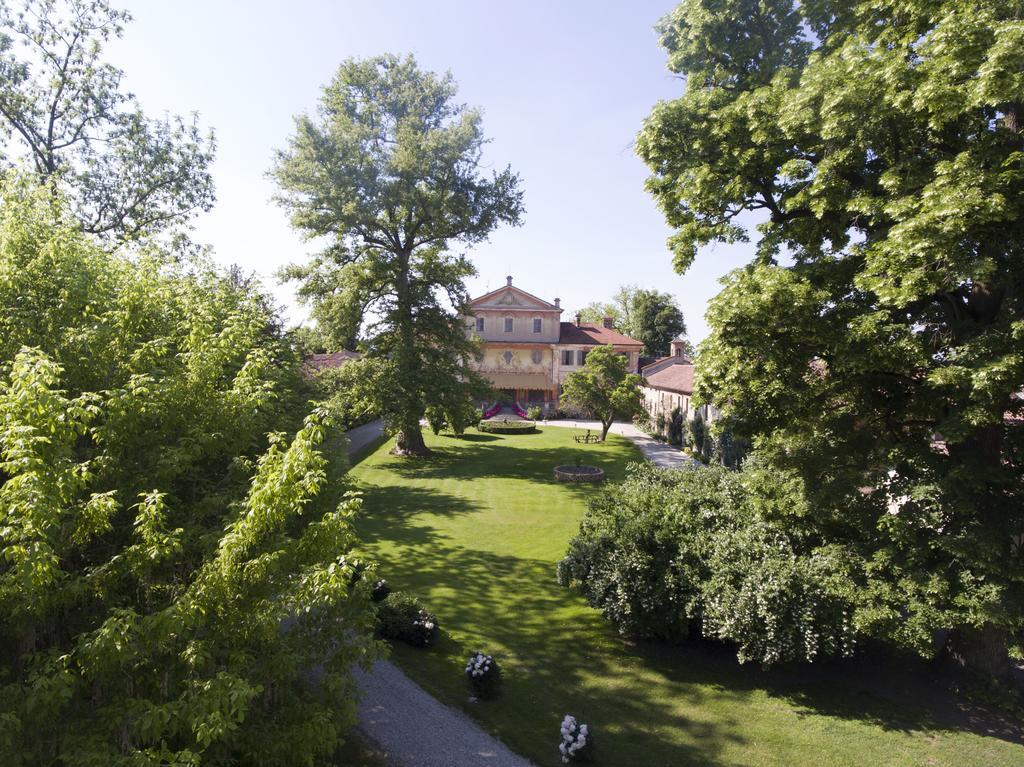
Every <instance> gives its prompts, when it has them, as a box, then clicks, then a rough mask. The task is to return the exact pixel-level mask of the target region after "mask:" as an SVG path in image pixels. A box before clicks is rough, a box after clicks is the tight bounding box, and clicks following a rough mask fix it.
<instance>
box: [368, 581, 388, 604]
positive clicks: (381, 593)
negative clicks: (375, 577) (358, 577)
mask: <svg viewBox="0 0 1024 767" xmlns="http://www.w3.org/2000/svg"><path fill="white" fill-rule="evenodd" d="M390 593H391V587H390V586H389V585H388V582H387V581H386V580H384V579H383V578H381V579H380V580H379V581H377V582H376V583H374V584H373V591H371V592H370V599H372V600H373V601H374V602H383V601H384V600H385V599H387V598H388V594H390Z"/></svg>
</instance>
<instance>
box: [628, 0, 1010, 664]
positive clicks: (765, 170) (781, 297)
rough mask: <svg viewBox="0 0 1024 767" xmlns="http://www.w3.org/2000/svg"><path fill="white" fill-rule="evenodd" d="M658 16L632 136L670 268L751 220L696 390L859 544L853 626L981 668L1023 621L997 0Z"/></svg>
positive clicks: (1003, 37) (782, 1)
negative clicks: (667, 93)
mask: <svg viewBox="0 0 1024 767" xmlns="http://www.w3.org/2000/svg"><path fill="white" fill-rule="evenodd" d="M659 29H660V33H661V39H662V43H663V45H664V46H665V48H666V50H667V51H668V54H669V66H670V68H671V69H672V71H674V72H677V73H679V74H681V75H683V76H684V77H685V83H686V88H685V93H684V94H683V95H682V96H681V97H680V98H678V99H676V100H674V101H668V102H664V103H661V104H658V105H657V106H656V107H655V108H654V110H653V112H652V114H651V115H650V117H649V118H648V119H647V121H646V123H645V125H644V128H643V131H642V133H641V136H640V139H639V142H638V150H639V152H640V155H641V156H642V157H643V158H644V160H645V161H646V162H647V163H648V165H649V166H650V168H651V170H652V171H653V175H652V177H651V178H650V180H649V183H648V186H649V189H650V190H651V192H652V193H653V194H654V196H655V198H656V199H657V200H658V202H659V204H660V205H661V207H662V209H663V210H664V212H665V215H666V217H667V219H668V221H669V223H670V224H671V225H672V226H674V227H675V228H676V233H675V234H674V236H673V237H672V239H671V246H672V248H673V250H674V252H675V263H676V266H677V268H678V270H679V271H680V272H682V271H685V270H686V269H687V268H688V267H689V266H690V264H691V263H692V261H693V259H694V257H695V255H696V253H697V250H698V248H700V247H701V246H703V245H705V244H708V243H712V242H732V241H737V240H744V239H746V238H747V236H748V234H747V230H746V229H745V228H744V227H743V226H742V225H741V224H742V223H743V219H741V218H739V216H741V215H742V214H744V213H745V212H747V213H749V212H754V213H755V215H759V216H760V217H761V223H760V224H759V226H758V232H759V237H758V242H757V255H756V257H755V259H754V260H753V262H752V263H751V264H750V265H749V266H748V267H746V268H743V269H740V270H738V271H736V272H734V273H733V274H731V275H730V276H729V278H728V279H727V281H726V286H725V290H724V291H723V292H722V293H721V294H720V295H719V297H718V298H717V299H716V300H715V301H714V302H713V304H712V306H711V309H710V311H709V315H708V316H709V321H710V323H711V326H712V334H711V337H710V338H709V339H708V341H707V342H705V344H704V345H703V346H702V348H701V361H702V368H701V371H700V377H699V381H698V393H699V395H700V396H701V397H703V398H704V399H705V400H708V399H712V400H713V401H714V402H715V403H716V404H717V405H718V406H719V407H720V408H721V409H722V410H723V412H724V413H725V414H726V416H727V417H728V418H729V421H730V423H731V424H732V427H733V429H734V430H735V431H736V433H737V434H738V435H740V436H744V437H749V438H752V439H753V440H754V444H755V446H756V447H757V449H758V450H759V451H760V452H761V453H762V454H763V455H766V456H769V457H770V458H771V459H772V460H773V461H774V462H776V463H777V464H779V465H781V466H784V467H787V468H790V469H792V470H794V471H795V472H797V473H798V475H799V476H801V477H802V478H803V480H804V481H805V483H806V487H807V491H808V493H809V496H810V498H811V505H812V508H814V509H815V510H816V512H815V514H814V515H813V517H812V518H810V519H809V520H805V522H804V523H803V524H808V525H810V526H811V527H812V528H813V531H814V534H815V535H818V536H824V537H826V538H828V539H831V540H836V541H842V542H846V543H849V544H851V545H854V546H855V547H856V549H857V550H858V553H859V555H861V556H863V557H864V561H865V562H866V564H865V566H864V568H863V572H862V576H861V580H860V587H861V598H862V603H861V606H860V610H859V612H858V613H857V615H856V620H857V621H858V623H859V626H860V627H861V628H862V629H863V630H867V631H870V632H871V633H874V634H875V635H879V636H883V637H886V638H889V639H894V640H896V641H898V642H900V643H903V644H907V645H910V646H913V647H915V648H917V649H918V650H920V651H921V652H924V653H928V652H931V651H932V648H933V646H934V645H933V639H934V638H935V637H936V636H941V631H942V630H945V629H953V630H954V631H953V633H952V640H953V642H952V644H951V645H950V647H952V648H954V649H955V650H956V652H958V653H967V654H971V655H973V657H974V658H975V659H977V660H979V661H981V660H983V659H986V658H987V659H988V660H990V661H992V664H991V665H990V667H992V668H996V667H998V666H999V664H1000V661H1001V658H1002V657H1004V656H1005V648H1006V638H1007V636H1008V635H1009V633H1010V632H1013V631H1016V630H1019V629H1020V628H1021V627H1022V626H1024V547H1022V546H1021V540H1024V538H1022V536H1024V479H1022V474H1024V444H1022V442H1024V441H1022V435H1021V431H1022V430H1021V428H1020V426H1017V425H1014V423H1013V421H1014V420H1015V418H1016V419H1017V420H1018V421H1019V419H1020V416H1021V413H1022V410H1024V401H1022V400H1021V399H1020V397H1019V394H1020V392H1021V390H1022V388H1024V159H1022V158H1024V136H1022V134H1021V130H1020V127H1021V126H1020V122H1021V119H1022V102H1024V19H1022V13H1021V5H1020V3H1019V2H1009V1H1007V2H1003V1H999V0H987V1H986V2H979V3H966V2H952V1H947V2H930V1H929V2H926V1H925V0H909V2H908V1H905V0H901V2H894V1H892V0H883V1H882V2H870V3H869V2H847V1H845V0H844V1H843V2H837V1H833V0H825V1H824V2H815V3H800V4H797V3H796V2H793V1H792V0H767V1H765V0H760V1H759V0H724V2H709V0H686V2H684V3H682V4H680V5H679V6H678V7H677V8H676V10H675V11H673V12H672V13H671V14H669V15H668V16H667V17H666V18H665V19H664V20H663V21H662V23H661V25H660V28H659ZM783 254H785V255H786V256H787V258H786V260H785V261H784V262H783V261H781V259H780V256H781V255H783ZM937 632H938V633H937Z"/></svg>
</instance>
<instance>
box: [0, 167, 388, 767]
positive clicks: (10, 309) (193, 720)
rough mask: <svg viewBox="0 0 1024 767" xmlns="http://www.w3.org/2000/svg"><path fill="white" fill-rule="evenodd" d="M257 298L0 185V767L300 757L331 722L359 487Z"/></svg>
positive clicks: (359, 641) (341, 710)
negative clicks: (125, 247)
mask: <svg viewBox="0 0 1024 767" xmlns="http://www.w3.org/2000/svg"><path fill="white" fill-rule="evenodd" d="M270 306H271V302H270V301H269V299H267V298H266V297H265V296H263V295H261V294H260V293H259V292H258V291H257V290H256V289H255V288H254V287H253V286H252V285H251V284H249V283H248V282H247V281H246V280H244V279H242V280H240V279H238V278H237V276H236V277H228V276H224V275H220V274H218V273H217V272H216V271H215V270H213V269H212V268H210V267H209V266H207V265H204V264H203V263H190V262H186V263H179V262H175V261H174V260H171V259H168V258H163V257H162V256H161V255H160V254H159V253H155V252H148V251H145V252H135V253H133V254H132V257H131V258H129V257H128V256H127V255H121V254H117V253H110V252H107V251H104V250H102V249H100V248H98V247H96V246H95V245H94V244H93V243H92V242H91V241H90V240H89V239H87V238H86V237H84V236H83V235H81V234H80V233H79V231H78V230H77V228H76V227H75V225H74V223H73V222H72V221H70V219H69V218H68V217H67V216H66V215H65V214H64V213H63V212H62V209H61V206H60V202H59V200H55V199H54V197H53V196H52V195H51V193H50V190H49V189H36V188H35V187H33V186H32V185H31V184H30V183H29V182H27V181H25V180H22V179H18V178H13V177H8V178H7V179H5V180H4V181H2V182H0V615H2V616H3V617H2V619H0V764H3V765H4V766H5V767H20V765H38V764H61V765H142V764H179V765H186V764H187V765H199V764H202V765H229V764H264V765H295V764H303V765H308V764H313V763H315V762H318V761H323V760H325V759H326V758H328V757H329V755H330V754H331V753H333V752H334V751H335V749H336V748H337V746H338V744H339V741H340V739H341V738H342V737H343V736H344V733H345V732H346V730H347V728H348V727H349V726H351V725H352V724H353V723H354V721H355V696H354V695H353V694H352V678H351V669H352V666H353V664H354V663H357V662H359V661H361V660H364V659H368V658H373V657H375V655H376V654H377V653H378V649H377V643H375V642H374V641H373V639H372V627H373V612H372V609H371V607H370V602H369V595H368V593H367V590H365V589H353V588H351V585H350V581H351V577H352V567H351V565H350V564H349V563H348V562H347V560H346V558H345V555H346V553H347V552H349V551H350V550H351V549H352V547H353V546H354V543H355V538H354V534H353V530H352V524H351V519H352V516H353V514H355V513H356V511H357V509H358V508H359V499H358V498H357V497H353V496H344V495H342V491H341V485H340V484H339V483H338V482H337V481H336V479H337V477H338V476H339V473H340V472H341V471H342V470H343V466H342V465H341V464H340V463H338V462H336V461H334V460H333V458H334V456H333V454H330V453H327V452H326V451H324V450H322V445H323V442H324V440H325V439H326V438H327V437H328V436H329V435H330V434H331V427H330V425H329V423H328V421H327V419H326V418H325V416H324V414H323V413H322V412H316V413H314V414H313V415H311V416H309V417H304V416H305V411H306V410H307V409H308V405H307V398H308V393H307V392H306V390H305V389H304V383H303V379H302V376H301V368H300V360H299V359H298V356H297V355H296V354H295V353H294V352H293V351H292V349H291V348H290V347H289V345H288V343H287V341H286V339H285V337H284V335H283V334H282V332H281V329H280V322H279V320H278V319H277V317H276V316H275V315H274V313H273V311H272V310H271V309H270V308H269V307H270ZM286 435H293V436H286ZM314 671H315V672H316V673H315V678H316V680H317V681H316V683H315V684H314V683H312V682H311V680H312V679H313V677H314ZM58 724H59V726H57V725H58Z"/></svg>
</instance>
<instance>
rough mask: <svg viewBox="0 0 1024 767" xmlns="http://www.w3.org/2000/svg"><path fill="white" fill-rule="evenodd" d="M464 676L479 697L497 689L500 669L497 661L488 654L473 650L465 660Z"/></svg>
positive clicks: (488, 695) (493, 692)
mask: <svg viewBox="0 0 1024 767" xmlns="http://www.w3.org/2000/svg"><path fill="white" fill-rule="evenodd" d="M466 678H467V679H468V680H469V684H470V686H471V687H472V688H473V692H475V693H476V694H477V695H478V696H480V697H481V698H486V697H490V696H491V695H494V694H495V693H496V692H497V690H498V683H499V682H500V681H501V669H500V668H498V662H497V661H496V660H494V658H493V657H491V656H490V655H484V654H483V653H481V652H475V653H473V654H472V655H470V656H469V660H468V661H466Z"/></svg>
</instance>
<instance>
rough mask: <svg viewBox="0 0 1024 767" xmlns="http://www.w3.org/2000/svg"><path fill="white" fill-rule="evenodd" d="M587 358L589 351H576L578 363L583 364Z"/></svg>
mask: <svg viewBox="0 0 1024 767" xmlns="http://www.w3.org/2000/svg"><path fill="white" fill-rule="evenodd" d="M586 360H587V353H586V352H585V351H583V350H582V349H580V350H579V351H577V352H576V364H577V365H582V364H583V363H584V362H586Z"/></svg>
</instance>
